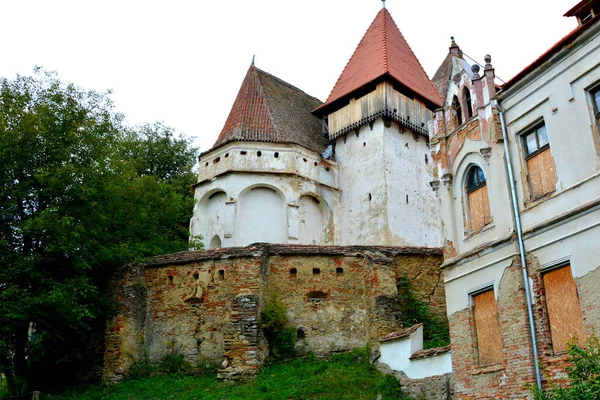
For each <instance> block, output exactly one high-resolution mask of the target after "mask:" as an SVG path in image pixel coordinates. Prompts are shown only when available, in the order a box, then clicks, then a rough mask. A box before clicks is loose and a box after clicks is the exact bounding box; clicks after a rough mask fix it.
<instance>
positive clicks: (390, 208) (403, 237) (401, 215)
mask: <svg viewBox="0 0 600 400" xmlns="http://www.w3.org/2000/svg"><path fill="white" fill-rule="evenodd" d="M386 125H387V126H386ZM401 132H402V133H401ZM335 151H336V159H337V160H338V166H339V185H340V186H339V187H340V191H341V193H342V196H341V208H340V220H341V243H342V244H344V245H354V244H378V245H381V244H384V245H388V246H439V245H440V244H441V243H440V242H441V239H440V222H439V216H438V215H439V214H438V204H437V200H436V198H435V194H434V193H432V191H431V187H430V186H429V182H431V181H432V180H433V163H431V164H430V160H429V155H428V153H429V145H428V142H427V138H425V137H424V136H422V135H420V134H415V133H414V132H412V131H411V130H410V129H408V128H403V127H400V126H399V125H398V124H397V123H396V122H390V121H387V122H385V123H384V121H383V119H381V118H379V119H377V120H375V121H374V122H373V123H372V124H370V125H369V124H365V125H363V126H362V127H360V128H358V129H357V130H356V132H350V133H348V134H346V135H344V136H342V137H339V138H338V139H337V141H336V150H335Z"/></svg>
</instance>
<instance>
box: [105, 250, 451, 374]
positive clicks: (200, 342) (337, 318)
mask: <svg viewBox="0 0 600 400" xmlns="http://www.w3.org/2000/svg"><path fill="white" fill-rule="evenodd" d="M440 264H441V250H440V249H431V248H411V247H406V248H401V247H400V248H398V247H396V248H393V247H370V246H369V247H361V246H347V247H338V246H336V247H328V246H297V245H266V244H255V245H250V246H247V247H244V248H228V249H217V250H210V251H204V252H184V253H177V254H172V255H167V256H160V257H155V258H153V259H151V260H149V262H148V263H147V264H145V265H133V266H128V267H126V268H124V269H123V270H122V271H121V272H120V273H119V274H117V275H116V276H115V278H114V279H113V281H112V282H111V287H110V290H109V296H110V297H112V298H113V299H115V300H116V302H117V303H118V304H119V307H118V309H117V311H116V312H115V314H114V315H113V317H112V318H111V320H110V321H109V323H108V327H107V333H106V342H107V347H106V352H105V367H104V379H105V380H106V381H116V380H119V379H122V378H123V377H125V376H127V374H128V372H129V369H130V368H131V366H132V364H133V362H134V360H140V359H142V358H143V357H148V359H149V360H151V361H157V360H160V359H161V358H162V357H164V356H165V355H166V354H168V353H169V352H177V353H179V354H182V355H183V356H184V357H185V359H186V360H188V361H189V362H190V363H192V364H205V363H212V364H218V365H220V366H221V369H220V371H219V378H220V379H222V380H236V379H244V378H247V377H250V376H253V375H254V374H256V372H257V371H258V368H259V367H260V365H261V364H262V362H263V361H264V357H265V355H266V354H267V352H266V343H265V340H264V338H263V337H262V334H261V332H260V329H259V326H258V320H259V316H260V310H261V308H262V307H263V305H264V299H265V298H267V296H270V295H272V294H275V295H277V296H279V297H280V298H281V299H282V301H283V302H284V304H286V306H287V307H288V317H289V321H290V324H291V326H293V327H294V328H296V329H297V331H298V333H299V340H298V342H297V348H298V350H299V351H300V352H302V351H304V352H308V351H312V352H314V353H317V354H330V353H331V352H336V351H346V350H351V349H354V348H357V347H362V346H364V345H366V344H367V343H371V344H372V345H374V346H376V344H377V341H378V339H379V338H380V337H381V336H383V335H385V334H387V333H389V332H391V331H394V330H397V329H398V328H400V327H401V324H400V322H399V321H400V318H399V317H400V315H399V307H398V304H397V299H396V297H395V296H396V295H397V287H396V280H397V279H398V277H399V276H401V275H405V274H406V275H408V276H409V277H410V278H411V279H412V281H413V283H414V288H415V290H416V291H417V293H419V294H420V295H421V296H422V297H423V298H424V299H426V300H427V301H429V302H431V304H432V306H433V310H434V312H435V313H437V314H438V315H445V301H444V289H443V278H442V276H441V270H440ZM292 269H295V273H294V274H290V271H291V270H292ZM317 272H318V273H317ZM315 296H316V297H315ZM319 296H321V297H323V298H322V300H321V299H319Z"/></svg>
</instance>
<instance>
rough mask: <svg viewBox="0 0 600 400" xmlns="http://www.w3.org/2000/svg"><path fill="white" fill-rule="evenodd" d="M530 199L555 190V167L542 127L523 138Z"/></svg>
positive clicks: (544, 129)
mask: <svg viewBox="0 0 600 400" xmlns="http://www.w3.org/2000/svg"><path fill="white" fill-rule="evenodd" d="M523 138H524V141H525V150H526V160H527V173H528V177H529V186H530V189H531V197H532V198H533V199H536V198H538V197H541V196H543V195H545V194H548V193H551V192H553V191H554V190H555V188H556V167H555V166H554V160H553V159H552V153H551V152H550V144H549V142H548V132H547V131H546V126H545V125H542V126H539V127H538V128H536V129H534V130H533V131H532V132H530V133H528V134H526V135H524V136H523Z"/></svg>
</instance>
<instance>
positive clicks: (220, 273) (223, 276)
mask: <svg viewBox="0 0 600 400" xmlns="http://www.w3.org/2000/svg"><path fill="white" fill-rule="evenodd" d="M218 276H219V280H221V281H222V280H224V279H225V270H223V269H220V270H219V275H218Z"/></svg>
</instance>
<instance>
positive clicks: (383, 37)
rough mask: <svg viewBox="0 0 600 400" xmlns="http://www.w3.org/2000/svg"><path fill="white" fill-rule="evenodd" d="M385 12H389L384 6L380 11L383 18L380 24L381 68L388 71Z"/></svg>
mask: <svg viewBox="0 0 600 400" xmlns="http://www.w3.org/2000/svg"><path fill="white" fill-rule="evenodd" d="M386 14H387V15H389V12H388V11H387V10H386V9H385V8H384V9H383V12H382V13H381V18H383V21H382V24H381V30H382V31H383V34H382V35H381V39H382V40H383V68H384V69H385V72H389V71H390V70H389V68H388V38H387V18H386Z"/></svg>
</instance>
